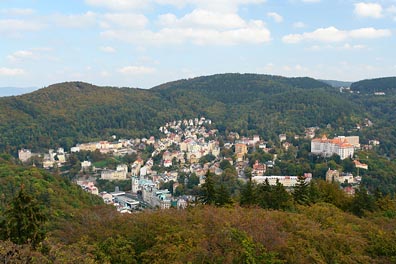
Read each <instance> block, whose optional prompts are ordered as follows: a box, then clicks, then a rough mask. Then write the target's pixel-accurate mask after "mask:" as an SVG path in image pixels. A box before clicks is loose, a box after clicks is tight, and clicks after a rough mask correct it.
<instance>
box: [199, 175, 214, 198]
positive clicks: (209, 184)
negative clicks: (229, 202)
mask: <svg viewBox="0 0 396 264" xmlns="http://www.w3.org/2000/svg"><path fill="white" fill-rule="evenodd" d="M216 198H217V194H216V187H215V182H214V179H213V175H212V174H211V173H210V172H209V171H208V172H207V173H206V175H205V183H204V184H202V186H201V195H200V197H199V200H200V201H201V203H203V204H208V205H213V204H215V202H216Z"/></svg>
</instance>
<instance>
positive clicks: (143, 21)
mask: <svg viewBox="0 0 396 264" xmlns="http://www.w3.org/2000/svg"><path fill="white" fill-rule="evenodd" d="M103 19H104V21H102V27H104V28H110V27H111V26H116V27H122V28H144V27H145V26H146V25H147V24H148V19H147V18H146V17H145V16H144V15H141V14H133V13H108V14H105V15H104V16H103Z"/></svg>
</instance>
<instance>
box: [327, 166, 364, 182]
mask: <svg viewBox="0 0 396 264" xmlns="http://www.w3.org/2000/svg"><path fill="white" fill-rule="evenodd" d="M360 180H361V178H360V177H353V175H352V173H349V172H339V171H337V170H330V169H328V170H327V172H326V181H327V182H338V183H349V184H359V182H360Z"/></svg>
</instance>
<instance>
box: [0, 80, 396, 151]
mask: <svg viewBox="0 0 396 264" xmlns="http://www.w3.org/2000/svg"><path fill="white" fill-rule="evenodd" d="M389 89H390V88H389ZM395 100H396V97H395V96H392V95H389V96H388V95H387V96H386V97H383V96H382V97H381V96H367V95H363V94H356V93H353V94H351V93H340V92H339V91H338V89H336V88H333V87H331V86H329V85H328V84H325V83H323V82H320V81H317V80H314V79H311V78H284V77H280V76H268V75H257V74H219V75H213V76H205V77H198V78H193V79H188V80H180V81H175V82H170V83H166V84H163V85H160V86H158V87H154V88H152V89H149V90H143V89H133V88H114V87H98V86H95V85H91V84H87V83H81V82H68V83H61V84H55V85H51V86H49V87H46V88H43V89H41V90H38V91H36V92H33V93H30V94H26V95H22V96H11V97H4V98H0V134H1V141H0V151H2V152H4V151H5V152H8V153H12V154H13V155H15V154H16V151H17V149H18V148H22V147H25V148H30V149H32V150H33V151H37V150H42V149H45V148H54V147H57V146H62V147H65V148H66V149H68V148H70V147H71V146H73V145H74V144H76V143H81V142H87V141H92V140H100V139H108V138H110V136H112V135H114V134H115V135H117V136H118V137H126V138H131V137H143V136H146V137H147V136H149V135H157V134H158V133H159V132H158V127H159V126H160V125H161V124H163V123H164V122H167V121H170V120H175V119H184V118H193V117H197V116H205V117H207V118H210V119H212V120H213V121H214V122H215V123H216V127H217V128H218V129H219V130H220V132H221V133H224V132H227V131H236V132H239V133H240V134H242V135H252V134H259V135H260V136H261V137H262V138H264V139H266V140H275V141H276V139H277V135H278V134H279V133H288V134H290V135H292V134H302V133H303V132H304V129H305V128H306V127H312V126H318V127H321V128H322V127H331V128H332V129H331V130H328V131H326V132H327V133H329V134H338V135H349V134H357V135H359V136H360V137H361V141H362V143H364V144H366V143H367V142H368V140H370V139H377V140H380V141H381V143H383V144H381V145H380V149H381V154H384V155H387V156H389V157H394V156H395V155H396V153H395V149H396V131H395V127H394V126H393V124H394V121H395V120H394V119H395V116H394V115H393V113H395V112H396V111H395V110H396V109H395V107H396V104H395ZM366 118H368V119H369V120H371V121H372V123H373V126H372V127H369V128H367V129H364V130H362V131H356V130H354V128H356V126H357V124H363V122H364V120H365V119H366Z"/></svg>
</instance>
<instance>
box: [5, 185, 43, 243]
mask: <svg viewBox="0 0 396 264" xmlns="http://www.w3.org/2000/svg"><path fill="white" fill-rule="evenodd" d="M45 221H46V216H45V215H44V214H43V212H42V210H41V208H40V206H39V204H38V203H37V202H36V200H34V199H33V197H32V196H30V195H29V194H28V193H26V191H25V189H24V186H23V185H22V186H21V189H20V190H19V193H18V195H17V196H16V197H14V198H13V199H12V200H11V202H10V205H9V207H8V208H7V209H6V211H5V223H4V227H5V234H6V238H7V239H10V240H11V241H12V242H14V243H16V244H27V243H29V244H31V245H32V246H33V247H36V246H37V245H38V244H39V243H40V242H41V241H42V240H43V239H44V237H45V232H44V228H43V225H44V223H45Z"/></svg>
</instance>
